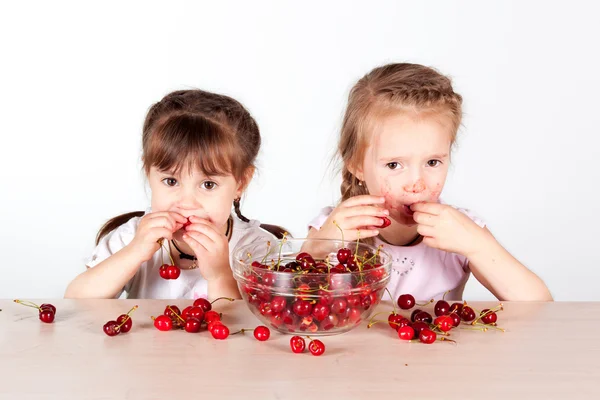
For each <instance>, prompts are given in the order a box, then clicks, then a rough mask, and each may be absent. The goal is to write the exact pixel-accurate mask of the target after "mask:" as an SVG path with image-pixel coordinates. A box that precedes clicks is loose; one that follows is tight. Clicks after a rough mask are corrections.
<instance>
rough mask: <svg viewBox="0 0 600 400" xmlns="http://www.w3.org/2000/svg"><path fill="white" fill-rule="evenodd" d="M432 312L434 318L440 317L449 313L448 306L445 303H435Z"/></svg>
mask: <svg viewBox="0 0 600 400" xmlns="http://www.w3.org/2000/svg"><path fill="white" fill-rule="evenodd" d="M433 312H434V313H435V316H436V317H439V316H440V315H446V314H448V313H449V312H450V304H448V302H447V301H444V300H439V301H438V302H437V303H435V307H434V309H433Z"/></svg>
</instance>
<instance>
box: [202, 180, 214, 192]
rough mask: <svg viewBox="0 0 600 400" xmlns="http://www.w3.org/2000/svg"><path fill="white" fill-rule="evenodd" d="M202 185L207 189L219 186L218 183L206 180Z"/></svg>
mask: <svg viewBox="0 0 600 400" xmlns="http://www.w3.org/2000/svg"><path fill="white" fill-rule="evenodd" d="M202 187H204V189H206V190H213V189H214V188H216V187H217V184H216V183H215V182H212V181H206V182H203V183H202Z"/></svg>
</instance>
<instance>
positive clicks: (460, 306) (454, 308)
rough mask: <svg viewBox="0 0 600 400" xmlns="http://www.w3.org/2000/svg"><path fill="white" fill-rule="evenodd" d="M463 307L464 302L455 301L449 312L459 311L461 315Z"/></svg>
mask: <svg viewBox="0 0 600 400" xmlns="http://www.w3.org/2000/svg"><path fill="white" fill-rule="evenodd" d="M462 309H463V304H462V303H453V304H452V305H451V306H450V310H448V312H449V313H457V314H458V315H460V312H461V311H462Z"/></svg>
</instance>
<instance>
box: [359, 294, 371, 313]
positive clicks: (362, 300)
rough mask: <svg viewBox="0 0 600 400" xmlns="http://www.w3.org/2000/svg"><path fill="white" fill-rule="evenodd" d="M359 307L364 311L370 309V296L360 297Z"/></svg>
mask: <svg viewBox="0 0 600 400" xmlns="http://www.w3.org/2000/svg"><path fill="white" fill-rule="evenodd" d="M360 305H361V307H362V308H363V309H364V310H368V309H369V308H370V307H371V295H368V296H362V297H361V298H360Z"/></svg>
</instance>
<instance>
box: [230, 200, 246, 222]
mask: <svg viewBox="0 0 600 400" xmlns="http://www.w3.org/2000/svg"><path fill="white" fill-rule="evenodd" d="M233 207H234V208H235V213H236V214H237V216H238V218H239V219H241V220H242V221H244V222H250V220H249V219H248V218H246V217H244V216H243V215H242V211H241V210H240V199H239V198H237V199H235V200H234V201H233Z"/></svg>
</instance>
